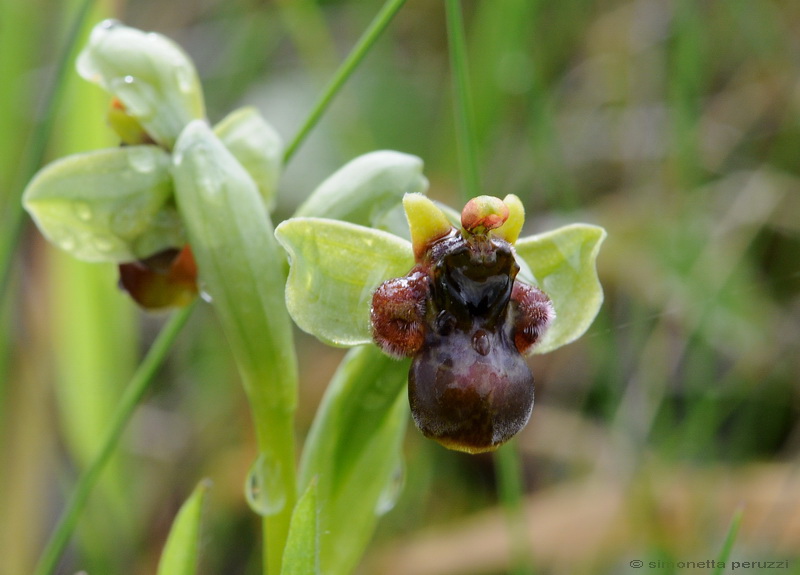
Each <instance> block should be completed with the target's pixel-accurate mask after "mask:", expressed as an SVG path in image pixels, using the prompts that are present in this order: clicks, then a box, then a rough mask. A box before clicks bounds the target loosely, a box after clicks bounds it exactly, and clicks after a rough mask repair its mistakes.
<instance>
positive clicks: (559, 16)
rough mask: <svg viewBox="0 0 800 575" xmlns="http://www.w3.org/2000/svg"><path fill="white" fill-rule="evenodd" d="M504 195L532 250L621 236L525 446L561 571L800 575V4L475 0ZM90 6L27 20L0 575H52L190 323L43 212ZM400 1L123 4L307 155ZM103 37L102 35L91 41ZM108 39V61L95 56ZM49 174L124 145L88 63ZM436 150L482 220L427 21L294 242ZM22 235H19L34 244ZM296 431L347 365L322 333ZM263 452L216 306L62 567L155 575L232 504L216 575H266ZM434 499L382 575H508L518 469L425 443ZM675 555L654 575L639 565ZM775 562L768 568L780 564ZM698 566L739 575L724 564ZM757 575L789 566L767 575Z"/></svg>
mask: <svg viewBox="0 0 800 575" xmlns="http://www.w3.org/2000/svg"><path fill="white" fill-rule="evenodd" d="M463 6H464V10H465V16H466V26H467V32H468V40H469V57H470V73H471V80H472V88H473V97H474V103H475V113H476V122H477V127H478V137H479V150H480V166H481V178H482V183H483V188H484V190H485V193H488V194H493V195H498V196H503V195H505V194H508V193H515V194H517V195H519V196H520V197H521V198H522V199H523V201H524V202H525V205H526V209H527V213H528V218H527V222H526V230H525V232H524V233H536V232H539V231H545V230H548V229H551V228H553V227H556V226H558V225H560V224H563V223H569V222H573V221H585V222H589V223H596V224H599V225H602V226H604V227H605V228H606V229H607V230H608V233H609V237H608V239H607V241H606V243H605V245H604V247H603V249H602V250H601V254H600V259H599V273H600V277H601V281H602V283H603V286H604V289H605V293H606V303H605V304H604V306H603V309H602V311H601V313H600V316H599V317H598V318H597V320H596V321H595V323H594V326H593V327H592V328H591V329H590V331H589V333H587V335H585V336H584V337H583V338H582V339H581V340H580V341H578V342H576V343H573V344H571V345H569V346H567V347H565V348H562V349H560V350H558V351H556V352H554V353H552V354H549V355H547V356H541V357H540V356H535V357H534V358H533V359H532V360H531V365H532V367H533V369H534V373H535V375H536V379H537V386H538V387H537V405H536V407H535V408H534V414H533V417H532V419H531V423H530V424H529V425H528V427H527V428H526V429H525V430H524V431H523V432H522V433H521V435H520V437H519V440H518V445H519V448H520V449H521V451H522V454H523V467H524V479H525V489H526V500H525V509H526V512H527V514H526V522H527V525H528V535H527V537H528V539H529V548H530V551H531V555H532V557H533V561H534V564H535V566H536V573H538V574H553V575H556V574H565V575H566V574H569V575H575V574H578V575H580V574H605V573H608V574H619V573H628V572H632V573H634V572H656V573H687V572H692V571H691V570H685V569H684V570H681V569H679V568H678V567H674V568H673V567H669V566H666V567H659V568H657V569H652V570H650V569H647V563H648V562H650V561H654V562H658V561H661V562H663V563H662V564H661V565H669V564H670V562H678V561H704V560H708V559H714V558H715V557H717V554H718V552H719V550H720V548H721V546H722V543H723V540H724V538H725V535H726V533H727V531H728V526H729V524H730V521H731V518H732V516H733V515H734V513H735V512H736V510H737V509H742V510H743V520H742V527H741V531H740V533H739V537H738V539H737V541H736V545H735V547H734V552H733V556H732V559H735V560H742V561H744V560H750V561H755V560H771V561H779V560H784V559H790V560H791V561H790V563H789V568H788V569H781V570H777V572H780V573H789V572H792V573H800V552H799V551H798V550H800V473H798V471H800V469H798V461H799V457H800V425H798V424H800V401H799V400H800V394H799V393H798V391H800V345H799V344H798V340H799V339H800V195H799V192H800V35H798V33H797V31H798V30H800V3H798V2H794V1H791V0H787V1H783V2H781V1H778V0H775V1H771V0H758V1H751V0H725V1H724V2H722V1H717V2H714V1H703V0H607V1H597V2H592V1H589V0H562V1H561V2H544V1H542V0H484V1H477V0H466V1H465V2H463ZM77 8H78V3H77V2H75V1H74V0H71V1H69V2H53V1H52V0H32V1H30V2H19V0H0V209H2V214H0V215H2V220H3V221H4V222H6V224H4V231H2V232H0V233H2V235H0V241H3V242H6V243H5V244H4V245H3V246H0V247H3V248H4V249H6V250H13V252H12V253H13V255H14V259H13V262H12V268H11V274H10V276H9V281H8V282H7V285H6V286H5V290H4V292H3V299H2V302H0V573H3V574H8V575H17V574H26V573H29V572H30V571H31V568H32V565H33V563H34V562H35V559H36V557H37V554H38V552H39V550H40V549H41V547H42V545H43V542H44V540H45V539H46V536H47V535H48V533H49V532H50V530H51V528H52V526H53V524H54V522H55V520H56V518H57V516H58V514H59V512H60V510H61V508H62V505H63V502H64V498H65V497H66V495H67V494H68V493H69V490H70V488H71V486H72V485H73V483H74V480H75V477H76V474H77V473H78V472H79V470H80V469H81V468H82V467H83V466H85V465H86V463H87V461H89V460H90V458H91V457H92V454H93V453H94V450H95V449H96V447H97V442H98V440H99V438H100V436H101V434H102V432H103V430H104V429H105V426H106V425H107V422H108V420H109V417H110V414H111V411H112V410H113V406H114V405H115V403H116V401H117V399H118V397H119V395H120V393H121V390H122V388H123V387H124V385H125V384H126V383H127V381H128V379H129V377H130V375H131V373H132V371H133V369H134V368H135V366H136V364H137V362H138V360H139V359H140V358H141V356H142V354H143V353H144V351H145V350H146V349H147V346H148V345H149V343H150V342H151V341H152V339H153V337H154V336H155V334H156V333H157V331H158V328H159V326H160V325H161V324H162V323H163V321H164V319H165V316H163V315H158V314H144V313H142V312H139V311H138V310H137V309H135V307H134V306H133V304H131V303H130V302H129V301H128V300H127V299H126V298H125V297H124V296H123V295H122V294H121V293H120V292H119V291H118V290H117V289H116V275H115V274H116V272H115V270H114V269H112V268H110V267H105V266H98V265H89V264H82V263H79V262H75V261H73V260H71V259H69V258H68V257H65V256H63V255H62V254H60V253H57V252H56V251H55V250H54V249H53V248H52V247H50V246H49V245H46V244H45V242H44V241H43V239H42V238H41V236H40V235H39V233H38V232H37V231H36V230H35V229H34V228H33V227H32V226H31V225H29V222H28V220H27V218H26V219H25V220H24V228H23V230H22V233H21V236H20V238H19V242H18V243H16V244H13V243H11V242H12V240H11V239H10V238H9V235H13V234H9V233H8V230H9V229H10V227H9V225H8V222H9V221H12V219H13V214H15V213H18V212H17V210H19V206H18V197H19V193H20V191H21V188H22V186H24V184H25V182H26V181H27V178H28V177H29V176H30V175H31V174H30V173H29V172H28V168H27V167H26V158H30V155H29V151H28V150H29V148H30V145H31V134H32V133H33V130H34V129H35V127H36V125H37V122H40V121H41V120H42V111H41V109H40V103H41V100H42V95H43V94H44V93H45V92H46V90H47V87H48V85H49V83H50V82H51V81H52V78H53V75H54V73H55V68H56V66H57V61H58V59H59V57H61V55H62V52H63V49H64V44H65V41H66V36H67V31H68V28H69V25H70V23H71V22H72V20H73V19H74V15H75V14H76V12H77ZM379 8H380V2H378V1H375V0H369V1H360V2H357V1H353V0H349V1H345V0H341V1H335V0H328V1H319V2H314V1H312V0H275V1H261V2H257V1H249V2H245V1H240V0H233V1H227V2H222V1H219V0H204V1H202V2H195V3H185V2H163V1H160V0H159V1H155V0H139V1H137V2H130V3H125V2H117V3H109V2H105V3H104V2H97V3H96V4H95V7H94V8H93V13H92V15H91V16H90V18H89V21H88V23H87V27H86V30H88V29H89V27H90V26H91V25H93V24H94V23H96V22H97V21H98V20H100V19H102V18H105V17H109V16H113V17H116V18H119V19H121V20H123V21H124V22H125V23H126V24H128V25H131V26H135V27H138V28H142V29H145V30H155V31H158V32H161V33H163V34H166V35H168V36H170V37H172V38H173V39H175V40H176V41H177V42H178V43H179V44H181V45H182V46H183V47H184V48H185V49H186V50H187V51H188V52H189V54H190V55H191V56H192V58H193V59H194V60H195V62H196V63H197V66H198V69H199V71H200V74H201V76H202V79H203V82H204V86H205V89H206V98H207V105H208V112H209V117H210V119H211V120H212V121H218V120H219V119H221V118H222V116H223V115H224V114H225V113H226V112H227V111H229V110H231V109H233V108H234V107H237V106H240V105H242V104H253V105H255V106H257V107H258V108H259V109H260V110H261V111H262V113H263V114H264V116H265V117H266V118H268V119H269V121H270V122H272V123H273V124H274V125H275V126H276V127H277V128H278V130H279V131H280V132H281V134H282V135H283V136H284V138H285V139H286V140H289V139H290V138H291V137H292V135H293V134H294V133H295V131H296V130H297V129H298V128H299V126H300V124H301V123H302V120H303V119H304V117H305V115H306V114H307V113H308V111H309V110H310V109H311V107H312V105H313V102H314V100H315V99H316V97H317V95H318V94H319V93H320V92H321V90H322V88H323V86H324V85H325V82H326V81H327V79H328V78H329V77H330V76H331V74H332V73H333V71H334V70H335V69H336V66H337V65H338V63H339V62H340V61H341V59H342V58H343V56H344V55H345V54H346V53H347V51H348V50H349V48H350V47H351V46H352V45H353V44H354V42H355V41H356V39H357V38H358V36H359V35H360V33H361V32H362V31H363V30H364V29H365V28H366V26H367V24H368V23H369V21H370V20H371V18H372V17H373V16H374V14H375V13H376V12H377V11H378V9H379ZM84 33H85V32H84ZM81 45H82V42H81ZM65 88H66V89H65V91H64V92H63V93H62V95H61V98H60V99H59V101H58V117H57V121H56V124H55V128H54V131H53V134H52V137H51V138H50V139H49V144H48V147H47V153H46V157H45V160H46V161H49V160H52V159H54V158H57V157H60V156H63V155H65V154H67V153H73V152H76V151H80V150H89V149H95V148H100V147H105V146H109V145H114V144H115V142H114V138H113V136H112V133H111V131H110V130H108V129H107V128H106V126H105V125H104V115H105V109H106V105H107V99H106V96H105V95H104V94H103V93H101V92H100V90H99V89H97V88H95V87H93V86H90V85H88V84H86V83H85V82H83V81H81V80H80V79H79V78H78V77H77V75H76V74H75V73H74V72H73V67H72V63H70V68H69V69H68V74H67V85H66V87H65ZM374 149H396V150H400V151H404V152H409V153H413V154H416V155H419V156H420V157H422V158H423V159H424V161H425V163H426V169H425V173H426V175H427V176H428V178H429V179H430V180H431V191H430V195H431V196H432V197H434V198H436V199H440V200H443V201H446V202H449V203H451V204H454V205H455V204H458V203H459V202H460V200H459V195H460V194H459V179H458V165H457V153H456V145H455V135H454V121H453V98H452V91H451V85H450V73H449V69H448V56H447V38H446V35H445V21H444V7H443V5H442V3H440V2H431V1H418V0H417V1H415V0H412V1H410V2H408V3H407V5H406V6H405V7H404V8H403V10H402V11H401V12H400V14H399V16H398V17H397V18H396V19H395V21H394V22H393V23H392V25H391V26H390V28H389V30H388V31H387V33H386V35H385V36H384V37H383V38H382V39H381V41H380V42H379V43H378V45H377V46H376V47H375V48H374V49H373V51H372V52H371V53H370V55H369V56H368V58H367V59H366V61H365V62H364V63H363V65H362V66H361V67H360V68H359V70H358V71H357V72H356V74H355V76H354V77H353V78H352V80H351V82H350V83H349V84H348V85H347V87H346V88H345V90H344V91H343V93H342V94H340V96H339V97H338V98H337V100H336V101H335V103H334V105H333V107H332V108H331V109H330V110H329V112H328V113H327V114H326V115H325V118H324V120H323V121H322V123H321V124H320V126H319V127H318V128H317V129H316V130H315V132H314V133H313V135H312V136H311V138H310V139H309V140H308V141H307V143H306V144H305V145H304V146H303V148H302V149H301V151H300V153H299V154H298V155H297V156H296V157H295V158H294V159H293V161H292V163H291V164H290V166H289V168H288V170H287V172H286V174H285V178H284V180H283V183H282V186H281V196H280V201H279V205H278V210H277V213H276V214H275V219H276V221H277V220H280V219H282V218H285V217H288V216H289V215H290V214H291V212H292V210H293V209H294V207H295V206H297V205H298V204H299V203H300V201H302V199H303V197H304V196H305V195H306V194H308V193H309V192H310V191H311V190H312V189H313V188H314V187H315V186H316V185H317V184H318V183H319V182H320V181H321V180H322V179H323V178H324V177H325V176H327V175H328V174H330V173H331V172H333V171H334V170H335V169H337V168H338V167H339V166H341V165H342V164H343V163H345V162H346V161H348V160H350V159H351V158H353V157H354V156H356V155H358V154H361V153H365V152H368V151H371V150H374ZM12 227H13V226H12ZM298 345H299V349H300V354H301V357H300V365H301V378H302V379H301V402H300V410H299V414H298V429H297V432H298V436H299V437H301V438H302V437H303V435H304V434H305V432H306V430H307V429H308V426H309V425H310V422H311V419H312V417H313V414H314V411H315V409H316V406H317V403H318V401H319V399H320V397H321V394H322V392H323V390H324V387H325V385H326V383H327V381H328V379H329V377H330V375H331V373H332V371H333V370H334V369H335V367H336V365H337V363H338V361H339V360H340V358H341V357H342V355H343V352H342V350H336V349H330V348H325V347H323V346H321V345H320V344H318V343H317V342H316V341H315V340H313V339H312V338H311V337H309V336H305V335H299V336H298ZM255 451H256V449H255V445H254V440H253V435H252V429H251V427H250V423H249V418H248V410H247V406H246V402H245V399H244V395H243V393H242V391H241V387H240V385H239V382H238V380H237V375H236V372H235V368H234V366H233V365H232V363H231V359H230V356H229V352H228V349H227V346H226V343H225V341H224V340H223V339H222V337H221V334H220V333H219V329H218V327H217V325H216V324H215V321H214V318H213V313H212V311H211V309H210V308H209V306H208V305H207V304H203V305H202V306H200V308H199V309H198V310H197V311H196V312H195V314H194V316H193V317H192V319H191V323H190V325H189V327H188V329H186V330H184V332H183V334H182V335H181V337H180V339H179V343H178V344H177V346H176V347H175V348H174V350H173V352H172V354H171V356H170V359H169V362H168V364H167V365H166V367H165V368H164V369H163V370H162V372H161V374H160V376H159V377H158V381H157V383H156V385H155V388H154V390H153V392H152V393H150V394H149V395H148V397H147V398H146V400H145V402H144V404H143V405H142V406H141V408H140V409H139V410H138V411H137V413H136V416H135V418H134V420H133V422H132V424H131V425H130V427H129V429H128V431H127V433H126V435H125V437H124V441H123V443H122V445H121V448H120V450H119V453H118V455H117V456H116V458H115V460H114V461H113V463H112V465H111V466H110V468H109V469H108V470H107V472H106V473H105V475H104V477H103V480H102V483H101V485H100V487H99V488H98V489H97V490H96V492H95V493H94V495H93V497H92V500H91V503H90V508H89V509H88V510H87V512H86V514H85V515H84V517H83V519H82V521H81V524H80V528H79V532H78V534H77V537H76V538H75V540H74V545H73V546H72V547H71V548H70V551H69V553H68V555H67V556H66V558H65V561H64V567H63V570H62V571H61V572H62V573H65V574H66V573H69V574H72V573H75V572H78V571H81V570H85V571H86V572H87V573H90V574H91V575H97V574H105V573H109V574H110V573H126V574H134V575H137V574H146V573H152V572H154V568H155V564H156V561H157V558H158V554H159V553H160V549H161V546H162V545H163V542H164V539H165V537H166V533H167V530H168V528H169V524H170V522H171V519H172V517H173V515H174V513H175V512H176V509H177V507H178V506H179V504H180V502H181V501H182V500H183V499H184V498H185V497H186V496H187V495H188V493H189V492H190V490H191V489H192V487H193V486H194V485H195V484H196V483H197V481H198V480H199V479H200V478H201V477H210V478H211V479H212V480H213V482H214V487H213V490H212V493H211V504H210V506H209V508H208V510H207V513H206V525H205V534H206V535H205V537H204V541H203V563H202V569H201V573H204V574H211V573H215V574H219V573H225V574H228V573H230V574H240V573H241V574H255V573H257V572H258V568H259V561H258V555H259V536H258V529H259V522H258V519H257V518H256V516H255V515H253V514H252V513H251V512H250V510H249V508H248V507H247V505H246V503H245V500H244V496H243V485H244V478H245V475H246V472H247V468H248V466H249V464H250V463H251V461H252V460H253V458H254V457H255ZM405 456H406V466H405V488H404V492H403V494H402V496H401V497H400V499H399V501H398V503H397V505H396V507H395V508H394V509H393V510H392V511H390V512H389V513H388V514H387V515H386V516H385V517H384V518H383V520H382V522H381V524H380V527H379V530H378V533H377V534H376V537H375V540H374V543H373V545H372V546H371V548H370V552H369V553H368V555H367V556H366V557H365V559H364V563H363V565H362V567H361V570H360V572H361V573H363V574H372V573H377V574H398V575H399V574H411V575H428V574H429V575H434V574H436V575H444V574H453V575H459V574H464V575H469V574H499V573H506V572H507V569H508V555H509V552H508V549H509V537H508V533H507V529H506V523H505V522H504V520H503V517H502V513H501V511H500V507H499V503H498V497H497V489H496V481H495V474H494V470H493V463H492V458H491V456H469V455H463V454H458V453H453V452H449V451H446V450H444V449H443V448H441V447H439V446H438V445H437V444H434V443H433V442H430V441H427V440H425V439H423V438H422V437H421V436H420V434H419V433H418V432H417V431H416V430H413V429H412V431H410V433H409V435H408V438H407V441H406V446H405ZM637 559H638V560H643V561H645V567H646V568H645V569H644V570H635V569H631V568H630V567H629V562H630V561H632V560H637ZM773 571H774V570H770V571H769V572H770V573H771V572H773ZM699 572H703V573H705V572H710V570H701V571H699ZM748 572H752V573H756V572H767V571H766V570H765V571H758V570H751V571H748Z"/></svg>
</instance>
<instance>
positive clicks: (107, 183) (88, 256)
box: [22, 146, 185, 263]
mask: <svg viewBox="0 0 800 575" xmlns="http://www.w3.org/2000/svg"><path fill="white" fill-rule="evenodd" d="M170 167H171V159H170V156H169V154H168V153H167V152H165V151H164V150H163V149H161V148H159V147H157V146H126V147H122V148H112V149H108V150H98V151H94V152H87V153H84V154H77V155H74V156H68V157H66V158H63V159H61V160H58V161H56V162H53V163H52V164H49V165H48V166H46V167H45V168H43V169H42V170H41V171H39V173H38V174H36V176H35V177H34V178H33V180H31V182H30V183H29V184H28V187H27V188H26V189H25V193H24V195H23V200H22V201H23V205H24V206H25V209H26V210H28V212H29V213H30V214H31V216H32V217H33V219H34V221H35V222H36V225H37V226H38V227H39V229H40V230H41V232H42V233H43V234H44V236H45V237H46V238H47V239H48V240H50V241H51V242H52V243H54V244H55V245H57V246H59V247H60V248H61V249H63V250H64V251H66V252H69V253H70V254H71V255H72V256H74V257H76V258H78V259H81V260H84V261H90V262H114V263H121V262H127V261H133V260H138V259H143V258H145V257H147V256H150V255H152V254H154V253H156V252H159V251H161V250H163V249H166V248H169V247H174V246H180V245H182V244H183V243H185V239H184V235H183V227H182V224H181V222H180V219H179V218H178V216H177V212H176V210H175V207H174V206H173V205H172V200H171V198H172V193H173V187H172V179H171V175H170Z"/></svg>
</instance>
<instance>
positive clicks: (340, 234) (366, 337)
mask: <svg viewBox="0 0 800 575" xmlns="http://www.w3.org/2000/svg"><path fill="white" fill-rule="evenodd" d="M275 235H276V237H277V238H278V241H279V242H280V243H281V244H282V245H283V247H284V248H286V251H287V252H288V253H289V258H290V260H291V264H292V265H291V269H290V271H289V279H288V281H287V284H286V306H287V308H288V309H289V313H290V314H291V316H292V319H294V321H295V323H296V324H297V325H298V326H299V327H300V329H302V330H304V331H307V332H308V333H310V334H313V335H315V336H317V337H318V338H319V339H321V340H322V341H323V342H325V343H328V344H331V345H339V346H351V345H358V344H362V343H369V342H371V341H372V336H371V334H370V327H369V308H370V303H371V301H372V292H373V291H374V290H375V288H376V287H377V286H378V285H379V284H380V283H381V282H383V281H384V280H386V279H389V278H393V277H399V276H402V275H405V274H406V273H407V272H408V271H409V270H410V269H411V267H412V266H413V265H414V257H413V256H412V254H411V244H410V243H409V242H407V241H406V240H404V239H402V238H399V237H397V236H395V235H392V234H389V233H387V232H382V231H379V230H374V229H371V228H367V227H363V226H358V225H355V224H351V223H348V222H340V221H337V220H328V219H322V218H292V219H289V220H286V221H284V222H283V223H282V224H280V225H279V226H278V228H277V229H276V230H275Z"/></svg>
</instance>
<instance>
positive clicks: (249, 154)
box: [214, 108, 283, 208]
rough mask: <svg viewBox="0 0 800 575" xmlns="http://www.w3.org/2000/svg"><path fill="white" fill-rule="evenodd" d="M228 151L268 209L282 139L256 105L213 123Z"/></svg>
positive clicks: (278, 170) (278, 172)
mask: <svg viewBox="0 0 800 575" xmlns="http://www.w3.org/2000/svg"><path fill="white" fill-rule="evenodd" d="M214 133H215V134H217V136H218V137H219V139H220V140H222V143H223V144H225V147H226V148H228V151H229V152H230V153H231V154H233V156H234V157H235V158H236V159H237V160H239V163H240V164H242V167H244V169H245V170H247V173H248V174H250V177H251V178H253V181H255V183H256V185H258V191H259V192H260V193H261V197H262V198H264V201H265V202H266V204H267V207H269V208H271V207H272V204H273V203H274V199H275V192H276V190H277V187H278V178H279V177H280V175H281V168H282V166H283V141H282V140H281V137H280V135H278V132H277V131H276V130H275V128H273V127H272V126H271V125H269V124H268V123H267V121H266V120H264V118H263V117H262V116H261V114H260V113H259V111H258V110H256V109H255V108H240V109H238V110H235V111H234V112H231V113H230V114H228V115H227V116H226V117H225V118H224V119H223V120H222V121H221V122H220V123H219V124H217V125H216V126H214Z"/></svg>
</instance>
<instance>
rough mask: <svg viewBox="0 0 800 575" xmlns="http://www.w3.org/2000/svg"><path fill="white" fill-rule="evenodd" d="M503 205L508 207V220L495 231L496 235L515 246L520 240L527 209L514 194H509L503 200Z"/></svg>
mask: <svg viewBox="0 0 800 575" xmlns="http://www.w3.org/2000/svg"><path fill="white" fill-rule="evenodd" d="M503 203H504V204H505V205H506V206H507V207H508V218H507V219H506V221H505V223H503V225H502V226H500V227H499V228H497V229H495V230H494V235H496V236H497V237H499V238H501V239H504V240H505V241H507V242H508V243H510V244H513V243H514V242H516V241H517V239H518V238H519V234H520V232H522V224H524V223H525V207H524V206H523V205H522V201H521V200H520V199H519V198H518V197H517V196H515V195H514V194H508V195H507V196H506V197H505V198H503Z"/></svg>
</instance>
